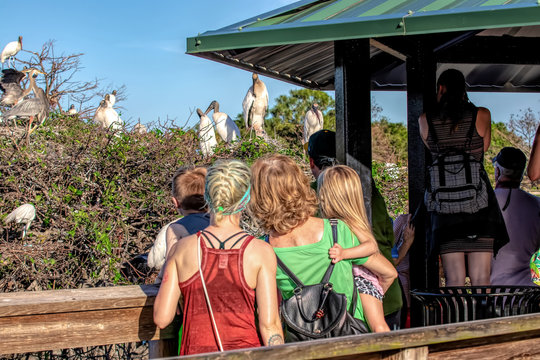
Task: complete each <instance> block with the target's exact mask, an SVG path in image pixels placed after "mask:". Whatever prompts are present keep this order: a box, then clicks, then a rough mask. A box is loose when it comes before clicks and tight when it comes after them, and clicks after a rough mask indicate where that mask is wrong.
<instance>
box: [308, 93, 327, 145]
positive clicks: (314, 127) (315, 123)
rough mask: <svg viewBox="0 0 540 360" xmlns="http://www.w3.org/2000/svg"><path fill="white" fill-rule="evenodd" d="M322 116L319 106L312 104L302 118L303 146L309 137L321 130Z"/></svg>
mask: <svg viewBox="0 0 540 360" xmlns="http://www.w3.org/2000/svg"><path fill="white" fill-rule="evenodd" d="M323 125H324V116H323V113H322V111H321V110H319V104H317V103H314V104H313V105H311V107H310V108H309V110H308V111H307V112H306V115H305V116H304V144H307V142H308V141H309V137H310V136H311V135H312V134H314V133H316V132H317V131H319V130H322V129H323Z"/></svg>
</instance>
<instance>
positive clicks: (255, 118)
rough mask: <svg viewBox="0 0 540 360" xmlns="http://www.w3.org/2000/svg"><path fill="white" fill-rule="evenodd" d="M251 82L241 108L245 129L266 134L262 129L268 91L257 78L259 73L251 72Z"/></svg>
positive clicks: (260, 134) (258, 133)
mask: <svg viewBox="0 0 540 360" xmlns="http://www.w3.org/2000/svg"><path fill="white" fill-rule="evenodd" d="M252 80H253V84H252V85H251V86H250V88H249V89H248V91H247V93H246V96H245V97H244V101H243V102H242V108H243V110H244V121H245V124H246V129H253V130H255V134H256V135H257V136H262V137H265V136H266V132H265V131H264V117H265V116H266V111H267V110H268V91H267V90H266V85H265V84H264V83H263V82H262V81H261V79H259V75H257V74H256V73H253V75H252Z"/></svg>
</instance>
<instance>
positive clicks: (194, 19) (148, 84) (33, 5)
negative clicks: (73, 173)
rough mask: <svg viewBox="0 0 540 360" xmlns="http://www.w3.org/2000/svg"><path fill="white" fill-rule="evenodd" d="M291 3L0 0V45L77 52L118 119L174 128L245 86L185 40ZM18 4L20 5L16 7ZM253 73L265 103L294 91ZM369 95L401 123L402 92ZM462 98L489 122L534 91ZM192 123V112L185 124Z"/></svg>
mask: <svg viewBox="0 0 540 360" xmlns="http://www.w3.org/2000/svg"><path fill="white" fill-rule="evenodd" d="M292 2H294V1H290V0H274V1H269V0H266V1H248V0H227V1H217V0H199V1H186V0H184V1H180V0H176V1H173V0H168V1H142V0H131V1H126V0H119V1H98V0H95V1H76V0H71V1H66V0H61V1H52V2H50V3H47V4H44V3H43V2H42V1H39V2H38V1H35V0H28V1H7V0H1V5H0V13H2V26H1V27H0V46H1V47H2V48H3V46H4V45H5V44H6V43H7V42H9V41H14V40H16V39H17V36H19V35H22V36H23V48H25V49H30V50H35V51H37V50H39V49H40V48H41V45H42V44H43V43H44V42H46V41H48V40H50V39H53V40H55V41H56V45H55V49H56V53H57V54H62V53H63V54H72V53H84V56H83V57H82V59H81V61H82V65H83V67H84V69H83V70H82V71H81V72H80V73H79V74H78V79H80V80H92V79H94V78H98V79H100V80H101V85H103V86H109V85H110V86H112V87H119V86H121V85H125V86H126V87H127V100H126V101H125V102H124V103H122V104H121V105H122V106H123V108H124V110H123V111H122V118H123V119H124V120H127V121H128V122H131V123H132V124H133V123H136V122H137V120H138V119H139V118H140V119H141V122H142V123H150V122H155V121H156V120H157V119H158V118H160V119H165V118H167V117H169V118H172V119H176V121H175V124H176V125H178V126H182V125H183V124H185V123H186V121H187V120H188V117H189V115H190V112H191V110H193V109H195V108H196V107H199V108H202V109H203V110H205V109H206V107H207V106H208V105H209V104H210V102H211V101H212V100H214V99H215V100H218V101H219V102H220V105H221V106H220V110H221V111H224V112H227V113H229V114H230V115H231V116H232V117H235V116H236V114H238V113H240V112H241V111H242V100H243V98H244V95H245V93H246V91H247V89H248V87H249V86H250V85H251V74H250V73H248V72H247V71H243V70H239V69H235V68H233V67H230V66H226V65H223V64H219V63H216V62H213V61H209V60H204V59H201V58H198V57H194V56H191V55H186V54H185V50H186V38H187V37H191V36H195V35H197V33H203V32H205V31H207V30H213V29H218V28H221V27H223V26H226V25H230V24H232V23H235V22H237V21H240V20H244V19H246V18H248V17H252V16H255V15H258V14H261V13H263V12H266V11H269V10H272V9H275V8H277V7H280V6H283V5H286V4H289V3H292ZM21 4H24V6H23V7H24V8H26V9H28V10H26V11H21ZM30 9H32V10H30ZM7 14H13V16H12V15H7ZM261 78H262V79H263V81H265V83H266V85H267V87H268V91H269V94H270V99H271V103H273V99H275V98H277V97H278V96H279V95H281V94H285V93H287V92H288V91H289V90H291V89H295V88H296V87H295V86H293V85H289V84H287V83H284V82H280V81H277V80H272V79H270V78H267V77H261ZM374 97H375V99H376V101H377V102H378V103H379V105H381V106H382V108H383V115H385V116H387V117H389V118H390V120H391V121H394V122H397V121H405V119H406V98H405V93H403V92H384V93H383V92H376V93H374ZM470 97H471V99H472V100H473V102H475V103H476V104H477V105H479V106H486V107H488V108H489V109H490V110H491V112H492V116H493V120H495V121H506V120H507V119H508V118H509V117H510V114H512V113H517V112H518V111H519V110H520V109H525V108H527V107H531V108H532V109H533V110H535V111H538V110H539V109H540V94H481V93H472V94H470ZM63 105H64V106H66V105H67V104H66V103H64V104H63ZM95 105H96V106H97V105H98V104H97V103H96V104H95ZM271 105H272V104H271ZM196 121H198V118H197V116H196V114H193V115H192V117H191V119H190V125H193V124H195V122H196Z"/></svg>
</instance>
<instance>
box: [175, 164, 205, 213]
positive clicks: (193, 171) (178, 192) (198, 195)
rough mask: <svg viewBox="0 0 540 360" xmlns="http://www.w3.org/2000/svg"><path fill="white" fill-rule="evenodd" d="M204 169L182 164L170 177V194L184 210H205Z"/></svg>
mask: <svg viewBox="0 0 540 360" xmlns="http://www.w3.org/2000/svg"><path fill="white" fill-rule="evenodd" d="M205 177H206V169H205V168H203V167H194V166H184V167H181V168H180V169H178V170H177V171H176V173H175V174H174V176H173V178H172V196H173V197H174V198H175V199H176V201H177V202H178V205H179V206H180V207H181V208H182V209H184V210H199V211H206V201H205V200H204V181H205Z"/></svg>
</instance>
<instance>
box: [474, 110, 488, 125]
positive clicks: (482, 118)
mask: <svg viewBox="0 0 540 360" xmlns="http://www.w3.org/2000/svg"><path fill="white" fill-rule="evenodd" d="M477 111H478V112H477V113H476V121H477V123H478V124H479V125H481V124H485V125H487V124H491V112H490V111H489V109H487V108H485V107H479V108H478V110H477Z"/></svg>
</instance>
